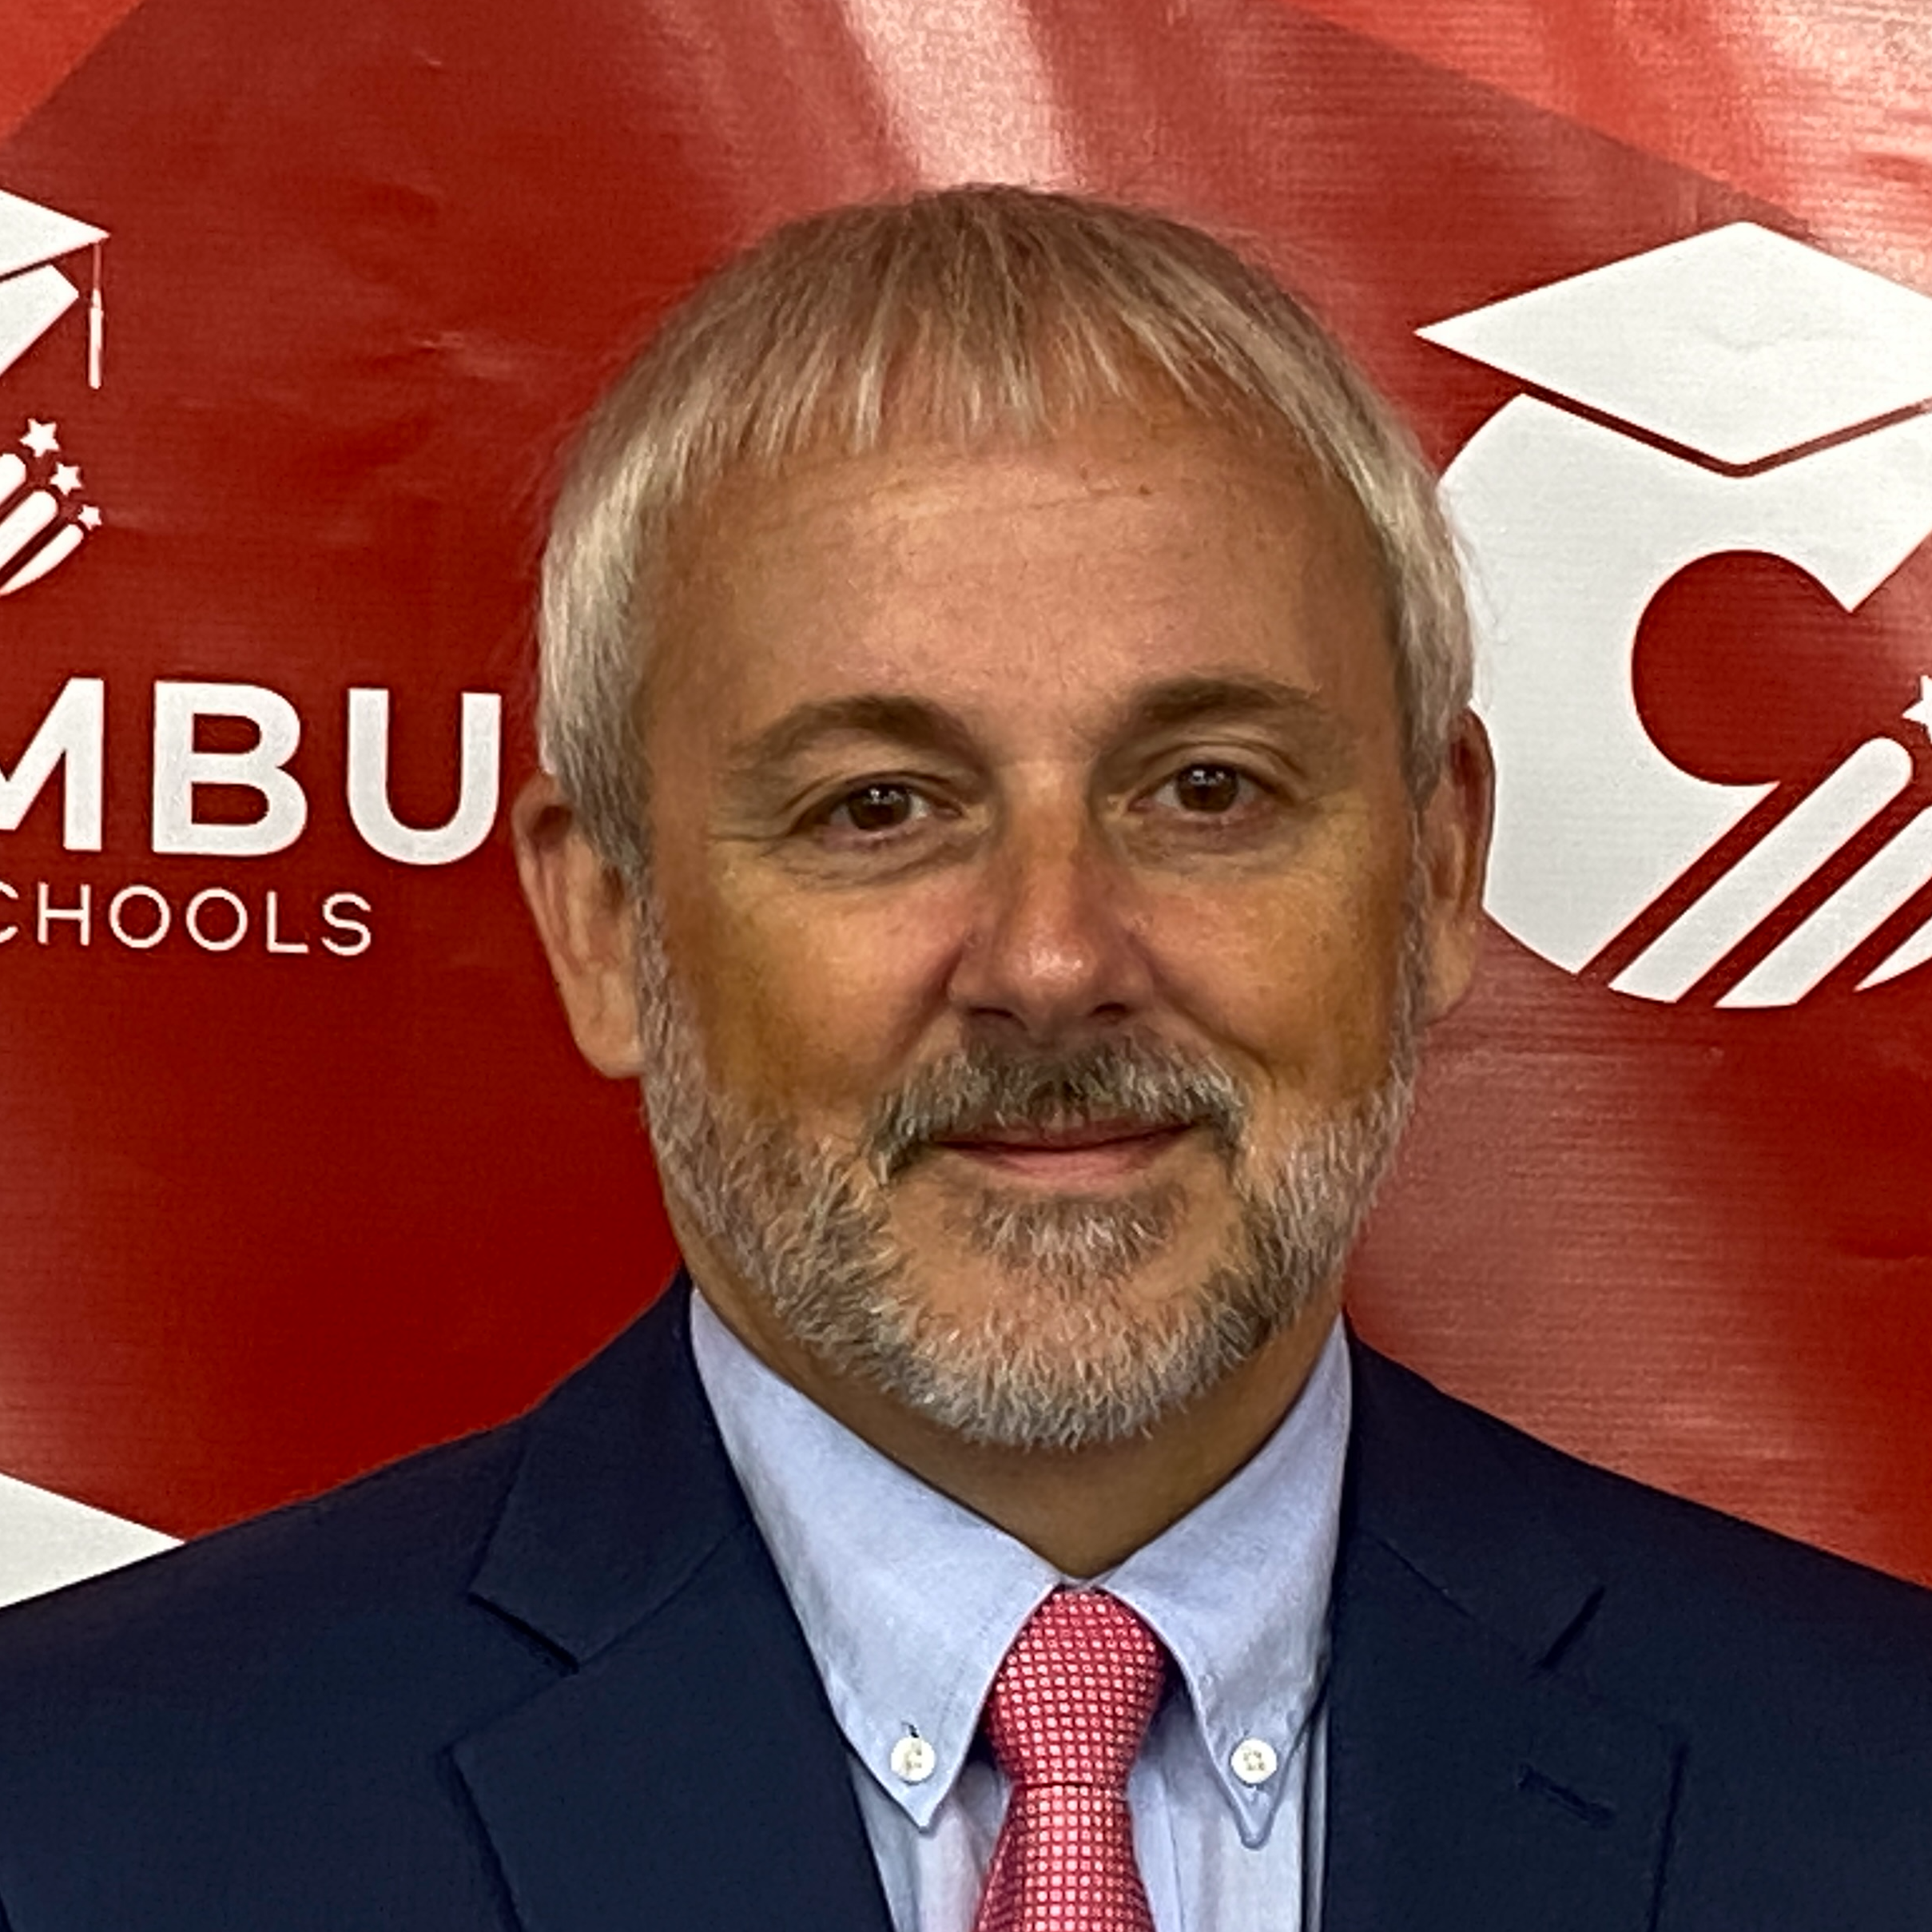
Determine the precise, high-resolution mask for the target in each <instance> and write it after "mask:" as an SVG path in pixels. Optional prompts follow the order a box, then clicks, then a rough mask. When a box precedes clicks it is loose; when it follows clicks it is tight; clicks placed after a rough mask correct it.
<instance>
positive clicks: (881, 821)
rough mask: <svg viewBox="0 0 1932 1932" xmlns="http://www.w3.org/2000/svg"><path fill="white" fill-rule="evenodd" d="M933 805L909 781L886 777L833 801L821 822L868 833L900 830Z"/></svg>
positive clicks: (929, 809) (930, 809)
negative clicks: (901, 781) (884, 779)
mask: <svg viewBox="0 0 1932 1932" xmlns="http://www.w3.org/2000/svg"><path fill="white" fill-rule="evenodd" d="M931 812H932V804H931V802H930V801H928V799H927V798H926V797H924V794H923V793H919V792H916V791H915V790H913V789H912V786H911V785H896V784H893V783H892V782H890V781H881V782H878V783H876V784H873V785H861V786H860V787H859V788H858V789H857V791H853V792H848V793H845V796H844V797H841V798H837V799H835V800H833V803H832V805H831V806H830V808H829V809H828V810H827V811H826V812H825V814H824V817H823V818H822V819H821V823H822V824H824V825H829V826H832V827H834V828H835V829H840V830H845V831H851V832H857V833H865V834H876V833H882V832H896V831H898V830H899V829H900V827H901V826H904V825H910V824H912V821H914V820H915V819H916V818H920V817H925V816H928V815H929V814H930V813H931Z"/></svg>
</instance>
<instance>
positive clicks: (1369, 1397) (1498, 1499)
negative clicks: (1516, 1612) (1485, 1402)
mask: <svg viewBox="0 0 1932 1932" xmlns="http://www.w3.org/2000/svg"><path fill="white" fill-rule="evenodd" d="M1354 1367H1355V1395H1356V1415H1357V1430H1358V1446H1359V1448H1360V1449H1362V1451H1363V1452H1364V1460H1365V1461H1366V1462H1367V1463H1369V1464H1370V1465H1373V1468H1374V1469H1375V1471H1376V1477H1375V1480H1377V1481H1378V1482H1379V1483H1380V1485H1381V1486H1383V1487H1386V1486H1387V1485H1389V1483H1392V1482H1394V1481H1405V1483H1406V1485H1407V1496H1406V1498H1405V1503H1404V1505H1398V1506H1397V1509H1396V1510H1395V1511H1394V1512H1393V1516H1394V1518H1395V1521H1394V1523H1393V1535H1394V1536H1395V1539H1396V1540H1397V1542H1398V1543H1406V1544H1409V1546H1410V1547H1411V1548H1416V1547H1418V1546H1419V1547H1421V1548H1422V1549H1423V1550H1424V1551H1425V1552H1426V1553H1425V1556H1424V1558H1423V1560H1424V1561H1425V1562H1428V1561H1430V1560H1442V1561H1446V1560H1447V1559H1443V1558H1441V1557H1440V1556H1439V1552H1440V1549H1441V1544H1442V1543H1443V1541H1444V1540H1445V1535H1455V1534H1460V1535H1461V1536H1463V1537H1464V1538H1465V1540H1473V1542H1474V1543H1475V1544H1477V1547H1479V1548H1481V1547H1484V1546H1485V1545H1486V1546H1487V1547H1488V1548H1489V1552H1491V1560H1492V1562H1494V1563H1504V1562H1517V1563H1521V1562H1523V1561H1524V1560H1525V1558H1524V1556H1523V1552H1525V1550H1528V1551H1529V1552H1532V1558H1533V1560H1539V1561H1542V1562H1544V1563H1546V1564H1547V1563H1548V1562H1551V1561H1553V1560H1559V1558H1558V1557H1557V1556H1556V1554H1554V1553H1555V1552H1560V1560H1561V1561H1563V1562H1564V1564H1567V1565H1568V1566H1569V1567H1570V1568H1572V1571H1573V1572H1574V1573H1575V1574H1576V1576H1579V1577H1580V1578H1582V1579H1584V1586H1585V1588H1584V1597H1583V1602H1584V1606H1585V1607H1584V1611H1583V1612H1582V1613H1581V1614H1580V1615H1579V1616H1577V1617H1576V1619H1575V1620H1574V1621H1573V1622H1572V1624H1570V1625H1569V1626H1568V1628H1565V1629H1564V1630H1563V1631H1562V1632H1560V1650H1561V1654H1562V1661H1563V1664H1564V1668H1565V1669H1566V1670H1567V1671H1569V1672H1573V1673H1576V1674H1577V1675H1580V1676H1582V1677H1584V1678H1585V1679H1586V1680H1589V1681H1591V1682H1592V1683H1593V1684H1596V1685H1597V1686H1598V1687H1599V1688H1601V1689H1602V1690H1604V1691H1605V1692H1606V1693H1608V1694H1611V1695H1619V1696H1623V1695H1629V1696H1632V1697H1633V1698H1637V1699H1640V1700H1641V1701H1643V1702H1644V1703H1648V1704H1650V1705H1652V1707H1656V1705H1658V1704H1659V1703H1661V1704H1662V1705H1663V1707H1664V1708H1665V1709H1666V1711H1672V1712H1676V1713H1677V1714H1679V1715H1681V1716H1682V1717H1684V1718H1686V1719H1691V1720H1692V1722H1693V1723H1700V1722H1702V1723H1715V1722H1716V1721H1718V1720H1719V1718H1720V1717H1722V1718H1731V1717H1739V1718H1741V1717H1742V1716H1743V1715H1744V1714H1745V1713H1746V1712H1747V1711H1749V1712H1751V1713H1754V1714H1755V1716H1754V1718H1753V1720H1752V1721H1753V1722H1755V1723H1759V1724H1760V1725H1763V1726H1767V1727H1772V1728H1775V1729H1777V1730H1778V1731H1781V1732H1783V1733H1786V1734H1787V1735H1788V1736H1789V1737H1790V1739H1791V1741H1792V1743H1794V1745H1795V1744H1796V1743H1798V1742H1799V1740H1804V1741H1805V1742H1807V1743H1808V1745H1809V1746H1810V1747H1813V1748H1816V1747H1821V1746H1824V1745H1826V1744H1827V1743H1830V1742H1831V1741H1834V1740H1835V1741H1839V1742H1841V1743H1843V1747H1844V1748H1846V1749H1847V1751H1857V1752H1860V1753H1862V1752H1866V1751H1870V1750H1873V1749H1883V1748H1884V1747H1885V1745H1886V1740H1892V1741H1895V1743H1896V1744H1897V1745H1898V1747H1899V1748H1900V1749H1901V1750H1902V1751H1905V1752H1906V1754H1907V1755H1914V1756H1924V1755H1926V1751H1927V1747H1928V1740H1932V1592H1928V1591H1926V1590H1925V1589H1922V1588H1919V1587H1918V1586H1917V1585H1916V1584H1912V1583H1909V1582H1906V1581H1904V1580H1901V1579H1899V1578H1898V1577H1894V1576H1888V1575H1886V1574H1884V1573H1882V1572H1879V1571H1877V1570H1874V1569H1870V1568H1866V1567H1865V1566H1863V1565H1862V1564H1856V1563H1853V1562H1851V1561H1849V1560H1846V1559H1845V1558H1843V1557H1840V1556H1835V1555H1833V1554H1831V1553H1830V1552H1827V1551H1824V1550H1821V1549H1818V1548H1814V1547H1812V1546H1811V1545H1809V1544H1803V1543H1799V1542H1797V1541H1795V1540H1792V1539H1791V1538H1789V1537H1787V1536H1780V1535H1779V1534H1776V1533H1775V1532H1772V1531H1771V1530H1768V1529H1762V1528H1760V1527H1759V1526H1758V1525H1755V1524H1751V1523H1747V1522H1744V1521H1740V1520H1739V1519H1738V1518H1736V1517H1731V1516H1727V1515H1726V1514H1724V1513H1723V1512H1721V1511H1719V1510H1716V1509H1711V1508H1709V1507H1707V1506H1706V1505H1703V1504H1700V1503H1697V1502H1694V1501H1689V1500H1688V1499H1686V1498H1684V1497H1679V1496H1675V1495H1672V1494H1669V1493H1665V1492H1664V1491H1662V1490H1660V1489H1653V1488H1652V1487H1649V1486H1648V1485H1645V1484H1643V1483H1640V1482H1638V1481H1633V1480H1632V1478H1630V1477H1626V1476H1623V1475H1620V1474H1619V1473H1616V1472H1614V1471H1612V1470H1608V1469H1601V1468H1599V1467H1596V1466H1595V1465H1592V1464H1590V1463H1588V1462H1585V1461H1582V1460H1581V1459H1580V1458H1579V1457H1575V1456H1572V1455H1570V1454H1568V1453H1565V1452H1564V1451H1563V1450H1561V1449H1556V1448H1554V1447H1552V1445H1549V1444H1548V1443H1545V1442H1542V1441H1538V1440H1537V1439H1536V1437H1532V1436H1531V1435H1529V1434H1528V1433H1525V1431H1524V1430H1522V1429H1518V1428H1517V1427H1515V1426H1513V1425H1511V1424H1509V1423H1508V1422H1505V1421H1501V1419H1499V1418H1498V1417H1494V1416H1492V1415H1489V1414H1488V1413H1485V1412H1484V1411H1482V1410H1480V1409H1476V1408H1474V1407H1473V1406H1471V1405H1469V1404H1468V1403H1465V1402H1463V1401H1459V1400H1458V1399H1457V1398H1456V1397H1452V1396H1449V1395H1447V1394H1445V1393H1443V1392H1442V1391H1441V1390H1440V1389H1437V1388H1435V1387H1434V1386H1433V1385H1432V1384H1430V1383H1429V1382H1428V1381H1425V1380H1424V1379H1423V1378H1422V1377H1421V1376H1419V1375H1417V1374H1416V1373H1414V1372H1413V1371H1412V1370H1410V1369H1405V1368H1403V1367H1401V1366H1398V1365H1397V1364H1396V1363H1395V1362H1392V1361H1390V1360H1389V1359H1388V1358H1386V1357H1384V1356H1381V1355H1379V1354H1376V1353H1375V1352H1374V1351H1373V1350H1369V1349H1367V1348H1366V1347H1364V1346H1362V1345H1360V1344H1359V1343H1358V1344H1357V1346H1356V1348H1355V1350H1354ZM1397 1458H1399V1459H1400V1461H1401V1465H1404V1467H1403V1468H1401V1469H1397V1468H1392V1467H1391V1466H1390V1465H1391V1464H1392V1463H1393V1461H1395V1460H1396V1459H1397ZM1424 1516H1427V1517H1429V1518H1430V1519H1431V1524H1430V1528H1431V1529H1432V1530H1433V1532H1435V1533H1434V1535H1433V1537H1432V1536H1429V1535H1426V1534H1422V1533H1421V1532H1418V1529H1417V1520H1418V1519H1419V1518H1420V1517H1424ZM1452 1526H1453V1527H1452ZM1779 1714H1782V1716H1781V1717H1780V1715H1779Z"/></svg>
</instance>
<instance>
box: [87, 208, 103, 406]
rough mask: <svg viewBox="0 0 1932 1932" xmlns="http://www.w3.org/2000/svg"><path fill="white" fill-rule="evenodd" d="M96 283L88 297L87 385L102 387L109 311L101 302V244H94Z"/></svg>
mask: <svg viewBox="0 0 1932 1932" xmlns="http://www.w3.org/2000/svg"><path fill="white" fill-rule="evenodd" d="M93 257H94V285H93V293H92V294H90V295H89V296H88V298H87V386H88V388H90V389H98V388H100V387H101V341H102V339H103V337H104V336H105V335H106V333H107V313H106V311H105V309H104V308H102V306H101V244H100V243H99V242H96V243H95V244H94V246H93Z"/></svg>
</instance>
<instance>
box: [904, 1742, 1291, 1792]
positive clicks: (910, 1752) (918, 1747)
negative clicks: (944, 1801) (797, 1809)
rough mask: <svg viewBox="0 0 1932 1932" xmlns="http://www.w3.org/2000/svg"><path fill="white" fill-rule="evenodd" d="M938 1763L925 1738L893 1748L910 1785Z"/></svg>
mask: <svg viewBox="0 0 1932 1932" xmlns="http://www.w3.org/2000/svg"><path fill="white" fill-rule="evenodd" d="M938 1763H939V1756H938V1754H937V1753H936V1751H934V1750H933V1748H932V1746H931V1745H930V1744H928V1743H927V1742H926V1740H925V1739H924V1738H921V1737H904V1738H901V1739H900V1740H899V1742H898V1743H896V1744H895V1745H894V1746H893V1747H892V1775H893V1776H894V1777H895V1778H902V1779H904V1781H905V1782H906V1783H908V1784H924V1783H925V1781H926V1780H927V1779H928V1778H930V1777H931V1776H932V1772H933V1768H934V1767H935V1766H936V1765H937V1764H938ZM1270 1769H1273V1766H1272V1765H1270Z"/></svg>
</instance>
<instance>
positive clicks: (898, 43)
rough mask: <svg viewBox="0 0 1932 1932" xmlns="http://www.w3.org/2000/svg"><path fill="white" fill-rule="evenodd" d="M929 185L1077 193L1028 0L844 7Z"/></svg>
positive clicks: (879, 2)
mask: <svg viewBox="0 0 1932 1932" xmlns="http://www.w3.org/2000/svg"><path fill="white" fill-rule="evenodd" d="M842 4H843V6H844V9H845V18H846V21H847V22H848V23H849V26H851V29H852V31H853V37H854V38H856V39H857V42H858V43H859V46H860V49H861V51H862V52H863V53H864V54H865V59H866V62H867V64H868V66H870V67H871V69H872V70H873V74H874V76H875V77H876V78H877V81H878V84H879V87H880V90H881V93H883V94H884V95H885V102H886V106H887V109H888V113H890V115H891V117H892V122H893V125H894V126H895V128H896V130H897V132H898V133H899V137H900V139H901V140H902V141H904V143H905V146H906V149H907V153H908V156H909V157H910V159H911V161H912V165H913V167H914V168H915V169H916V171H917V173H918V175H919V177H920V181H923V182H924V183H925V184H926V185H928V186H931V187H942V186H944V185H946V184H948V183H949V182H957V181H1019V182H1024V183H1027V184H1028V185H1032V186H1035V187H1042V188H1047V187H1056V186H1059V187H1064V186H1069V185H1071V184H1072V181H1073V172H1074V171H1073V167H1072V163H1071V152H1070V144H1069V142H1068V141H1067V137H1066V133H1065V129H1064V125H1063V117H1062V115H1061V113H1060V111H1059V106H1058V104H1057V102H1056V101H1055V97H1054V89H1053V83H1052V80H1051V77H1050V76H1049V74H1047V66H1046V62H1044V60H1043V59H1042V58H1041V57H1040V48H1039V46H1038V43H1037V42H1036V40H1035V38H1034V35H1033V26H1032V21H1031V20H1030V19H1029V18H1028V14H1027V10H1026V7H1025V6H1024V4H1022V3H1021V0H842Z"/></svg>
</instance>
